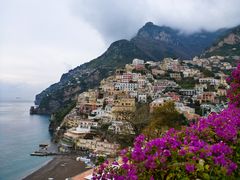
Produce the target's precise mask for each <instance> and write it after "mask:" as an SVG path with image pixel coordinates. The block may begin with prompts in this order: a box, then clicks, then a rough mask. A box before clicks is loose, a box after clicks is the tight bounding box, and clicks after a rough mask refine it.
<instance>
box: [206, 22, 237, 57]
mask: <svg viewBox="0 0 240 180" xmlns="http://www.w3.org/2000/svg"><path fill="white" fill-rule="evenodd" d="M213 55H219V56H240V26H237V27H235V28H232V29H231V30H229V31H228V33H227V34H225V35H223V36H221V37H220V38H219V39H217V41H216V42H215V43H214V45H213V46H212V47H210V48H209V49H208V50H207V51H206V52H205V53H204V54H203V56H207V57H208V56H213Z"/></svg>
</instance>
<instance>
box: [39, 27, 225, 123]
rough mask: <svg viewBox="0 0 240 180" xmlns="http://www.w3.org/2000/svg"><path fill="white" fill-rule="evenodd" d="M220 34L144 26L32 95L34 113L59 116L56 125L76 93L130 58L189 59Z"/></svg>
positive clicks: (89, 86)
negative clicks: (133, 34) (193, 32)
mask: <svg viewBox="0 0 240 180" xmlns="http://www.w3.org/2000/svg"><path fill="white" fill-rule="evenodd" d="M224 33H226V30H219V31H216V32H204V31H203V32H200V33H195V34H191V35H184V34H181V33H180V32H179V31H178V30H174V29H172V28H170V27H160V26H157V25H154V24H153V23H146V24H145V25H144V26H143V27H142V28H141V29H140V30H139V31H138V33H137V35H136V36H135V37H134V38H132V39H131V40H130V41H128V40H119V41H116V42H114V43H112V44H111V45H110V47H109V48H108V49H107V51H106V52H104V53H103V54H102V55H101V56H99V57H98V58H96V59H93V60H91V61H89V62H88V63H85V64H83V65H80V66H78V67H76V68H74V69H72V70H70V71H69V72H68V73H65V74H63V75H62V77H61V79H60V81H59V82H58V83H55V84H53V85H51V86H50V87H48V88H47V89H45V90H43V91H42V92H41V93H40V94H38V95H36V98H35V104H36V105H39V107H38V108H37V109H36V110H35V113H39V114H52V113H56V114H60V115H59V116H57V117H58V120H59V121H60V120H61V118H63V116H64V115H65V114H66V113H67V112H68V110H70V109H71V107H72V106H73V104H74V101H75V100H76V98H77V95H78V94H79V93H81V92H83V91H85V90H87V89H89V88H93V87H96V86H97V85H99V82H100V81H101V80H102V79H103V78H105V77H107V76H109V75H111V74H112V73H113V72H114V70H115V69H116V68H119V67H123V66H124V65H125V64H127V63H130V62H131V61H132V60H133V59H134V58H139V59H145V60H154V61H156V60H161V59H163V58H164V57H174V58H181V59H185V58H191V57H193V56H196V55H200V54H201V53H202V52H203V51H204V50H205V49H206V48H208V47H210V45H211V44H212V43H213V42H215V41H216V40H217V39H218V38H219V37H220V36H223V34H224ZM66 109H67V110H66ZM65 112H66V113H65Z"/></svg>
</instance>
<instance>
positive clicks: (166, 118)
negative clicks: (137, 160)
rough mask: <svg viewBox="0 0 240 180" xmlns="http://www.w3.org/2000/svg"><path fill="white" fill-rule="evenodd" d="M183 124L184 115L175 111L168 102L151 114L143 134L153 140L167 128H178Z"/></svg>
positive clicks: (172, 105) (170, 102)
mask: <svg viewBox="0 0 240 180" xmlns="http://www.w3.org/2000/svg"><path fill="white" fill-rule="evenodd" d="M184 124H186V118H185V117H184V115H183V114H181V113H179V112H178V111H177V110H176V108H175V104H174V102H173V101H168V102H166V103H164V104H163V105H162V106H160V107H158V108H156V109H155V110H154V111H153V112H152V114H151V115H150V121H149V124H148V126H147V127H146V128H145V129H144V131H143V132H144V133H145V135H147V136H148V137H149V138H154V137H159V134H161V132H162V131H165V130H166V129H168V128H180V127H181V126H182V125H184ZM148 133H150V134H148Z"/></svg>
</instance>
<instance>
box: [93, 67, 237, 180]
mask: <svg viewBox="0 0 240 180" xmlns="http://www.w3.org/2000/svg"><path fill="white" fill-rule="evenodd" d="M230 83H231V84H230V86H231V89H230V90H229V92H228V93H229V94H228V97H229V100H230V102H229V106H228V108H227V109H225V110H223V111H222V112H221V113H219V114H211V115H210V116H208V117H207V118H201V119H199V121H197V122H196V123H194V124H191V125H190V126H189V127H182V129H181V130H175V129H169V130H168V131H167V132H166V133H165V134H164V135H162V136H161V137H159V138H156V139H152V140H150V141H147V140H146V139H145V136H144V135H140V136H138V137H136V139H135V142H134V146H133V148H131V149H124V150H122V151H121V153H120V156H121V157H122V161H123V163H122V164H121V165H118V164H117V162H114V163H112V164H110V163H108V162H105V163H103V164H102V165H100V166H99V167H98V168H97V169H95V171H94V173H93V179H117V180H125V179H130V180H136V179H150V180H154V179H235V178H237V177H238V178H239V177H240V172H239V169H238V167H240V138H239V136H240V108H239V105H240V90H239V89H240V88H239V87H240V65H238V67H237V69H236V70H234V71H233V72H232V79H231V82H230Z"/></svg>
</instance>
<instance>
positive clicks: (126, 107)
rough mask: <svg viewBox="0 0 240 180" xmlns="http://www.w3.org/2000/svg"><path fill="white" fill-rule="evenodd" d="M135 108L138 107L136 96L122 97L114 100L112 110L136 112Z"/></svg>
mask: <svg viewBox="0 0 240 180" xmlns="http://www.w3.org/2000/svg"><path fill="white" fill-rule="evenodd" d="M135 110H136V107H135V99H134V98H121V99H116V100H114V103H113V107H112V112H122V111H130V112H134V111H135Z"/></svg>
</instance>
